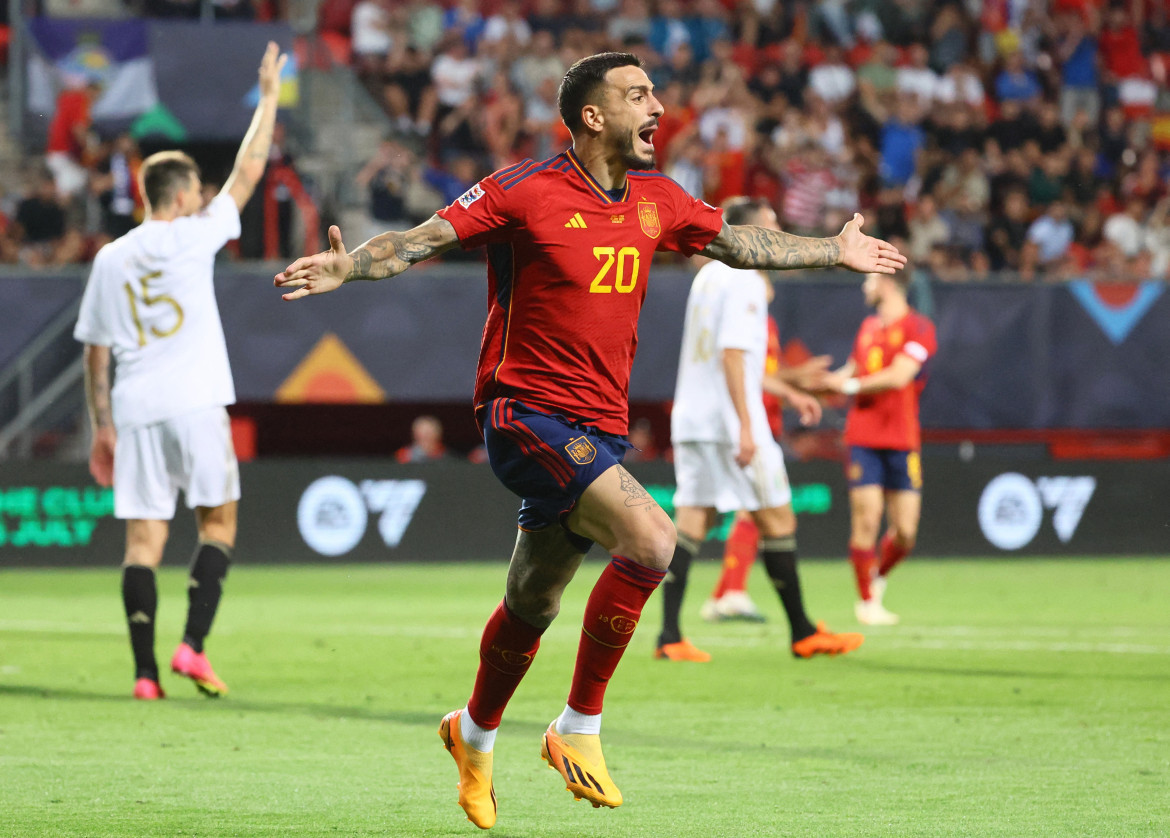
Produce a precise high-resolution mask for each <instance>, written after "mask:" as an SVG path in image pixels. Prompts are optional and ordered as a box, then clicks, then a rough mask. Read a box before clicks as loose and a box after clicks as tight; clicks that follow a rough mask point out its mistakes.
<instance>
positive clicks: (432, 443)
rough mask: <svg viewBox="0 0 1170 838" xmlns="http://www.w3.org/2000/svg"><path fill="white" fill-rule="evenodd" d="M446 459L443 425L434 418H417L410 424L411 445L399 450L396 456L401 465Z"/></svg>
mask: <svg viewBox="0 0 1170 838" xmlns="http://www.w3.org/2000/svg"><path fill="white" fill-rule="evenodd" d="M446 457H447V447H446V446H445V445H443V423H442V422H440V421H439V420H438V419H436V418H435V417H434V416H419V417H417V418H415V420H414V421H413V422H411V423H410V445H406V446H403V447H402V448H399V449H398V451H397V452H396V453H395V455H394V458H395V459H396V460H398V462H400V463H433V462H435V461H436V460H442V459H445V458H446Z"/></svg>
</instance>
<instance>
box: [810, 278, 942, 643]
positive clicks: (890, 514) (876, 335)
mask: <svg viewBox="0 0 1170 838" xmlns="http://www.w3.org/2000/svg"><path fill="white" fill-rule="evenodd" d="M906 277H907V275H906V274H900V275H898V276H896V277H891V276H886V275H883V274H876V273H873V274H869V275H868V276H866V278H865V282H864V283H863V284H862V291H863V293H864V294H865V302H866V304H867V305H869V306H871V307H873V308H875V309H877V313H876V314H872V315H870V316H869V317H867V318H866V319H865V320H864V321H863V322H862V324H861V329H860V330H859V331H858V332H857V339H856V340H855V341H854V343H853V352H852V354H851V355H850V356H849V360H848V361H846V362H845V365H844V366H842V367H841V368H840V369H838V370H836V371H835V372H833V373H831V374H829V376H828V377H827V378H826V382H825V387H826V389H828V390H831V391H834V392H838V393H844V394H846V395H852V396H855V399H854V401H853V405H852V406H851V407H850V409H849V414H848V416H847V417H846V419H845V444H846V445H848V446H849V465H848V467H847V478H848V481H849V506H850V510H851V517H852V528H851V531H850V536H849V559H850V561H851V562H852V563H853V571H854V573H855V574H856V577H857V592H858V595H859V597H860V599H859V600H858V602H857V604H856V606H855V608H854V611H855V613H856V616H857V620H858V622H860V623H863V624H865V625H870V626H888V625H894V624H896V623H897V622H898V615H896V614H893V613H891V612H890V611H888V610H886V608H885V606H884V605H883V603H882V597H883V595H884V594H885V590H886V577H887V576H888V575H889V573H890V571H891V570H893V569H894V567H895V566H896V565H897V564H898V562H900V561H902V559H904V558H905V557H906V556H907V555H908V554H909V553H910V551H911V550H913V549H914V541H915V539H916V538H917V537H918V520H919V516H920V515H921V512H922V463H921V460H920V459H919V451H920V449H921V447H922V439H921V429H920V426H919V423H918V400H919V397H920V395H921V394H922V389H923V387H925V386H926V377H925V375H924V374H923V365H924V364H926V362H927V360H929V358H930V357H931V356H932V355H933V354H934V353H935V350H936V348H937V342H936V340H935V334H934V324H933V323H931V322H930V320H929V319H928V318H926V317H924V316H923V315H921V314H919V313H918V312H917V311H915V310H914V309H912V308H911V307H910V304H909V302H907V300H906V285H907V279H906ZM883 507H884V509H883ZM883 511H884V512H885V515H886V520H887V524H888V529H887V530H886V533H885V535H884V536H882V540H881V545H880V547H878V544H877V541H878V532H879V531H880V528H881V523H882V513H883Z"/></svg>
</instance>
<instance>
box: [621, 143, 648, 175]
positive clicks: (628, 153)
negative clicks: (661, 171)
mask: <svg viewBox="0 0 1170 838" xmlns="http://www.w3.org/2000/svg"><path fill="white" fill-rule="evenodd" d="M635 136H637V135H636V134H631V135H630V136H628V137H626V144H625V147H624V148H623V149H622V152H621V153H622V162H623V163H625V164H626V168H627V169H629V170H630V171H634V172H645V171H649V170H650V169H653V168H655V166H656V162H655V160H654V152H650V159H649V160H644V159H642V158H641V157H639V156H638V155H637V154H636V153H635V152H634V137H635Z"/></svg>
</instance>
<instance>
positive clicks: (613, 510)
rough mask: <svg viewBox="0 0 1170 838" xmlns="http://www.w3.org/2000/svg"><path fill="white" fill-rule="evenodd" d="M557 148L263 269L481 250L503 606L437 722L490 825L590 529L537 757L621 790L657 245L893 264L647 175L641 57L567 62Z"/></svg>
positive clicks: (855, 228) (661, 527) (657, 558)
mask: <svg viewBox="0 0 1170 838" xmlns="http://www.w3.org/2000/svg"><path fill="white" fill-rule="evenodd" d="M558 100H559V106H560V112H561V117H562V119H563V120H564V122H565V125H566V126H567V127H568V129H569V131H570V133H571V134H572V137H573V144H572V147H571V148H570V149H568V150H567V151H565V152H562V153H561V154H558V155H556V156H555V157H552V158H550V159H548V160H545V161H543V162H534V161H532V160H525V161H523V162H521V163H518V164H516V165H514V166H509V167H508V168H505V169H502V170H500V171H498V172H496V173H495V174H493V175H490V176H488V177H486V178H484V179H483V180H482V181H480V182H479V183H478V184H476V185H475V186H473V187H472V188H471V189H469V190H468V191H467V192H466V193H465V194H464V195H463V196H461V197H460V198H459V199H457V200H456V201H455V202H454V203H453V204H451V205H450V206H449V207H447V208H445V209H442V210H440V211H439V212H438V213H436V214H435V215H434V216H433V217H432V218H431V219H430V220H428V221H426V222H424V223H423V224H421V225H419V226H418V227H415V228H414V229H412V230H409V231H407V232H404V233H401V232H388V233H383V234H381V235H379V236H375V237H374V238H372V239H370V240H369V241H368V242H366V243H365V244H363V245H361V246H360V247H358V248H356V249H355V250H354V251H353V252H352V253H347V252H346V249H345V246H344V244H343V243H342V238H341V232H340V230H338V229H337V228H336V227H332V228H330V231H329V241H330V249H329V250H327V251H325V252H324V253H319V254H316V255H314V256H309V257H305V258H302V259H298V260H297V261H296V262H294V263H293V264H292V265H290V266H289V267H288V268H286V269H285V271H283V272H282V273H280V274H278V275H277V276H276V278H275V284H276V285H277V287H280V288H284V289H287V291H288V293H286V294H285V295H284V299H286V300H296V299H300V298H302V297H305V296H307V295H310V294H321V293H325V292H328V291H333V290H335V289H337V288H339V287H340V286H341V285H342V284H344V283H346V282H351V281H354V280H359V279H365V280H368V279H383V278H385V277H390V276H395V275H397V274H400V273H402V272H403V271H405V270H406V269H407V268H409V267H410V266H411V265H413V264H415V263H416V262H420V261H422V260H424V259H429V258H430V257H432V256H435V255H437V254H439V253H442V252H444V251H445V250H448V249H450V248H452V247H455V246H457V245H458V246H461V247H464V248H473V247H479V246H483V245H486V246H487V256H488V315H487V323H486V325H485V327H484V333H483V342H482V346H481V351H480V361H479V370H478V373H477V376H476V388H475V407H476V417H477V419H478V421H479V423H480V427H481V428H482V430H483V433H484V443H485V446H486V448H487V452H488V459H489V462H490V464H491V467H492V470H493V472H494V473H495V474H496V476H497V477H498V478H499V479H500V481H501V482H502V483H503V484H504V485H505V486H506V487H507V488H508V489H510V490H511V491H512V492H514V493H515V494H517V495H519V496H520V497H521V498H522V503H521V506H520V513H519V533H518V535H517V539H516V547H515V550H514V551H513V554H512V561H511V565H510V566H509V569H508V580H507V585H506V590H505V595H504V599H503V601H502V602H501V603H500V604H499V606H498V607H497V608H496V610H495V612H494V613H493V614H492V615H491V617H490V618H489V619H488V622H487V626H486V627H485V629H484V632H483V636H482V638H481V640H480V665H479V671H478V673H477V675H476V679H475V685H474V687H473V689H472V692H471V697H470V699H469V700H468V702H467V705H466V706H465V707H464V708H462V709H460V710H455V711H453V712H451V713H449V714H448V715H447V716H445V717H444V718H443V720H442V722H441V723H440V726H439V735H440V737H441V738H442V740H443V743H444V745H445V746H446V748H447V750H448V751H449V752H450V753H451V755H452V757H453V758H454V759H455V763H456V765H457V766H458V770H459V804H460V805H461V806H462V807H463V809H464V811H465V812H466V813H467V816H468V819H469V820H471V821H472V822H473V823H474V824H476V825H477V826H479V827H481V828H485V829H486V828H488V827H490V826H492V824H494V823H495V821H496V798H495V791H494V789H493V787H492V748H493V745H494V742H495V737H496V731H497V728H498V727H499V724H500V719H501V717H502V715H503V712H504V708H505V707H506V705H507V703H508V701H509V699H510V698H511V697H512V694H513V693H514V692H515V690H516V688H517V687H518V686H519V684H520V681H521V679H522V678H523V677H524V674H525V672H527V671H528V668H529V666H530V665H531V663H532V659H533V657H534V656H535V654H536V651H537V647H538V646H539V643H540V637H541V635H542V634H543V633H544V631H545V629H546V628H547V627H548V626H549V624H550V623H551V622H552V621H553V618H555V617H556V615H557V612H558V610H559V608H560V600H561V594H562V592H563V591H564V589H565V586H566V585H568V583H569V582H570V580H571V579H572V578H573V574H574V573H576V571H577V568H578V567H579V566H580V564H581V561H582V559H583V558H584V556H585V552H586V551H587V550H588V549H589V547H590V545H592V544H593V543H594V542H597V543H599V544H601V546H602V547H604V548H605V549H606V550H607V551H608V552H609V553H610V555H611V556H612V557H613V558H612V561H611V562H610V563H609V564H608V565H607V566H606V567H605V569H604V570H603V571H602V572H601V576H600V578H599V579H598V580H597V582H596V584H595V585H594V587H593V590H592V593H591V594H590V595H589V599H588V602H587V603H586V606H585V615H584V620H583V625H582V629H581V635H580V642H579V645H578V650H577V659H576V664H575V668H574V671H573V679H572V684H571V686H570V688H569V696H568V701H567V703H566V706H565V708H564V711H563V712H562V713H561V714H560V716H558V717H557V718H556V719H554V720H553V722H552V724H550V725H549V726H548V729H547V731H546V732H545V734H544V737H543V742H542V745H541V755H542V757H543V758H544V759H545V760H546V761H547V762H548V763H549V765H551V766H552V767H553V768H555V769H556V770H557V771H558V772H559V773H560V775H561V777H562V779H563V780H564V781H565V785H566V787H567V788H568V790H569V791H570V792H572V794H573V796H574V797H577V798H581V797H583V798H585V799H587V800H589V801H590V802H591V803H592V804H593V805H594V806H608V807H611V808H612V807H616V806H619V805H621V802H622V795H621V792H620V791H619V790H618V788H617V787H616V785H615V784H614V782H613V780H612V779H610V776H609V773H608V771H607V770H606V765H605V758H604V757H603V755H602V749H601V738H600V731H601V710H602V700H603V697H604V694H605V689H606V686H607V684H608V683H609V680H610V677H611V676H612V675H613V672H614V670H615V668H616V667H617V664H618V661H619V660H620V659H621V657H622V654H623V653H624V651H625V649H626V645H627V644H628V643H629V641H630V638H631V636H632V634H633V632H634V629H635V628H636V627H637V625H638V619H639V618H640V616H641V612H642V608H643V606H644V605H645V603H646V600H647V598H648V597H649V596H650V595H651V594H652V593H653V592H654V590H655V589H656V588H657V587H658V584H659V582H661V581H662V577H663V576H664V575H665V572H666V568H667V567H668V566H669V565H670V563H671V557H672V555H673V554H674V548H675V530H674V524H673V523H672V522H671V519H670V516H668V515H667V514H666V513H665V512H664V511H663V510H662V508H661V507H659V506H658V504H656V503H655V502H654V500H653V498H651V497H650V495H649V494H648V493H647V492H646V490H645V489H644V488H643V487H642V486H641V485H640V484H639V483H638V481H637V480H635V479H634V478H633V477H632V476H631V475H630V473H629V472H628V471H627V470H626V469H625V468H623V467H622V465H621V462H622V457H623V456H624V454H625V451H626V449H627V447H628V445H629V443H628V441H627V440H626V433H627V423H628V419H629V398H628V393H629V381H630V368H631V366H632V364H633V359H634V351H635V349H636V347H637V324H638V315H639V312H640V310H641V307H642V302H643V300H644V298H645V293H646V285H647V280H648V276H649V269H650V262H651V260H652V258H653V256H654V252H655V251H656V250H673V251H678V252H681V253H683V254H686V255H692V254H694V253H703V254H705V255H706V256H708V257H710V258H713V259H719V260H721V261H725V262H728V263H731V264H734V265H737V266H740V267H760V268H771V269H780V268H796V267H827V266H831V265H842V266H845V267H848V268H852V269H854V270H858V269H860V270H865V271H868V270H876V271H889V272H893V271H895V270H897V269H899V268H901V267H902V266H903V265H904V264H905V258H904V257H903V256H902V255H901V254H899V253H898V251H897V249H896V248H894V247H892V246H891V245H889V244H887V243H885V242H881V241H879V240H877V239H873V238H870V237H868V236H865V235H863V234H862V233H861V230H860V226H861V223H862V218H861V216H860V215H856V216H854V218H853V220H852V221H850V222H849V224H847V225H846V226H845V228H844V230H842V232H841V234H840V235H839V236H834V237H831V238H824V239H816V238H802V237H798V236H790V235H785V234H783V233H777V232H775V231H772V230H764V229H761V228H757V227H733V226H730V225H728V224H727V223H725V222H724V220H723V214H722V212H721V211H720V210H717V209H715V208H714V207H712V206H709V205H707V204H704V203H703V202H702V201H697V200H695V199H693V198H691V197H690V196H689V195H687V194H686V192H684V191H683V189H682V188H681V187H679V186H678V184H676V183H675V182H674V181H672V180H670V179H669V178H667V177H665V176H663V175H661V174H659V173H658V172H655V171H653V167H654V145H653V142H652V141H653V137H654V132H655V130H657V127H658V119H659V117H660V116H662V112H663V110H662V106H661V104H660V103H659V102H658V100H657V99H656V98H655V96H654V87H653V85H652V84H651V83H650V79H649V77H648V76H647V75H646V73H645V72H644V71H643V70H642V68H641V62H640V60H639V59H638V58H637V57H636V56H634V55H630V54H627V53H601V54H597V55H593V56H589V57H587V58H583V59H581V60H580V61H578V62H577V63H575V64H574V65H573V66H572V67H570V68H569V70H568V72H567V73H566V74H565V76H564V79H563V80H562V82H561V87H560V91H559V96H558Z"/></svg>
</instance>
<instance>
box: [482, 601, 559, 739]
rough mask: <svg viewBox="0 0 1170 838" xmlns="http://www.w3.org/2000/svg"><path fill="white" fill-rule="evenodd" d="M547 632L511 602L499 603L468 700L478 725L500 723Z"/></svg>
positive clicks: (486, 629) (487, 628)
mask: <svg viewBox="0 0 1170 838" xmlns="http://www.w3.org/2000/svg"><path fill="white" fill-rule="evenodd" d="M543 633H544V629H538V628H536V627H535V626H531V625H529V624H528V623H526V622H524V621H523V620H521V619H520V618H519V617H517V616H516V615H515V614H513V613H512V612H511V610H509V608H508V604H507V602H500V604H499V605H497V606H496V610H495V611H493V612H492V616H491V617H489V618H488V621H487V625H486V626H484V628H483V635H482V637H481V638H480V641H479V671H478V672H477V673H476V674H475V688H474V689H473V690H472V692H471V698H470V699H469V700H468V702H467V712H468V713H469V714H470V715H471V718H472V720H473V721H474V722H475V723H476V724H477V725H479V726H480V727H482V728H485V729H487V730H494V729H495V728H497V727H499V726H500V718H501V717H502V716H503V715H504V708H505V707H507V706H508V702H509V701H510V700H511V698H512V693H514V692H516V687H518V686H520V681H521V680H522V679H523V678H524V673H526V672H527V671H528V667H529V666H531V665H532V659H533V658H534V657H536V650H537V649H538V648H540V636H541V635H542V634H543Z"/></svg>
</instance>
